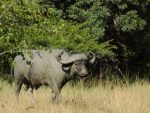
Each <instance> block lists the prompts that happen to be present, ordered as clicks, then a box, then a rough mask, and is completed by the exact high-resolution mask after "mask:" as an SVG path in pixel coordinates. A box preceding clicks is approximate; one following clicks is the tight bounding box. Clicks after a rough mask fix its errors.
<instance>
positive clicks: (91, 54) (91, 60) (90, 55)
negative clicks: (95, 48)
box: [88, 51, 96, 64]
mask: <svg viewBox="0 0 150 113" xmlns="http://www.w3.org/2000/svg"><path fill="white" fill-rule="evenodd" d="M88 57H89V62H90V64H93V63H94V62H95V59H96V55H95V54H94V53H93V52H91V51H90V52H89V55H88Z"/></svg>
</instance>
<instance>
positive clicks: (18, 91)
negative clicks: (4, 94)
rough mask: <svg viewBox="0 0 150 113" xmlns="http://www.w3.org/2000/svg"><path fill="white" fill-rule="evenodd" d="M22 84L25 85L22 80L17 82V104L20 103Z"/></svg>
mask: <svg viewBox="0 0 150 113" xmlns="http://www.w3.org/2000/svg"><path fill="white" fill-rule="evenodd" d="M22 84H23V81H22V79H21V80H17V81H16V89H15V95H16V99H17V102H19V94H20V90H21V87H22Z"/></svg>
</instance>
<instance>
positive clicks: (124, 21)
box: [117, 11, 146, 32]
mask: <svg viewBox="0 0 150 113" xmlns="http://www.w3.org/2000/svg"><path fill="white" fill-rule="evenodd" d="M117 21H118V22H119V24H120V27H121V30H122V31H126V32H132V31H136V30H143V29H144V26H145V25H146V22H145V21H144V20H143V19H142V18H140V17H139V15H138V14H137V11H128V12H127V13H126V14H125V15H121V16H119V17H118V18H117Z"/></svg>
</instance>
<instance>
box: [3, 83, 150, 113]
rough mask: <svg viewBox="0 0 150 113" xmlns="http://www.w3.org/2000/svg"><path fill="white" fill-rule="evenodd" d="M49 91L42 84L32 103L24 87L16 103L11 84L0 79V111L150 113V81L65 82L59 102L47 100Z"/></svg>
mask: <svg viewBox="0 0 150 113" xmlns="http://www.w3.org/2000/svg"><path fill="white" fill-rule="evenodd" d="M50 94H51V90H50V89H49V88H45V87H41V88H40V89H38V90H37V91H35V92H34V95H35V103H34V102H33V101H31V100H32V98H31V96H30V95H29V93H28V92H26V91H25V90H24V89H22V90H21V94H20V102H19V104H18V103H17V102H16V98H15V95H14V85H12V86H11V85H9V84H8V83H6V82H3V83H2V82H1V81H0V113H150V84H148V83H140V82H136V83H134V84H132V85H126V86H120V85H118V86H114V87H113V88H112V85H111V84H110V83H109V82H108V83H107V85H105V86H102V85H98V86H95V87H91V88H84V87H83V86H82V85H79V86H77V87H71V86H70V85H66V86H65V87H64V89H63V90H62V95H63V100H62V102H61V103H59V104H56V103H55V104H54V103H51V102H50Z"/></svg>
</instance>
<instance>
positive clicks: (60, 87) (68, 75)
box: [59, 74, 74, 90]
mask: <svg viewBox="0 0 150 113" xmlns="http://www.w3.org/2000/svg"><path fill="white" fill-rule="evenodd" d="M72 79H74V77H73V75H71V74H65V76H64V78H63V79H62V81H61V82H60V83H59V89H60V90H61V89H62V88H63V86H64V85H65V84H66V83H67V82H68V81H70V80H72Z"/></svg>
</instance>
